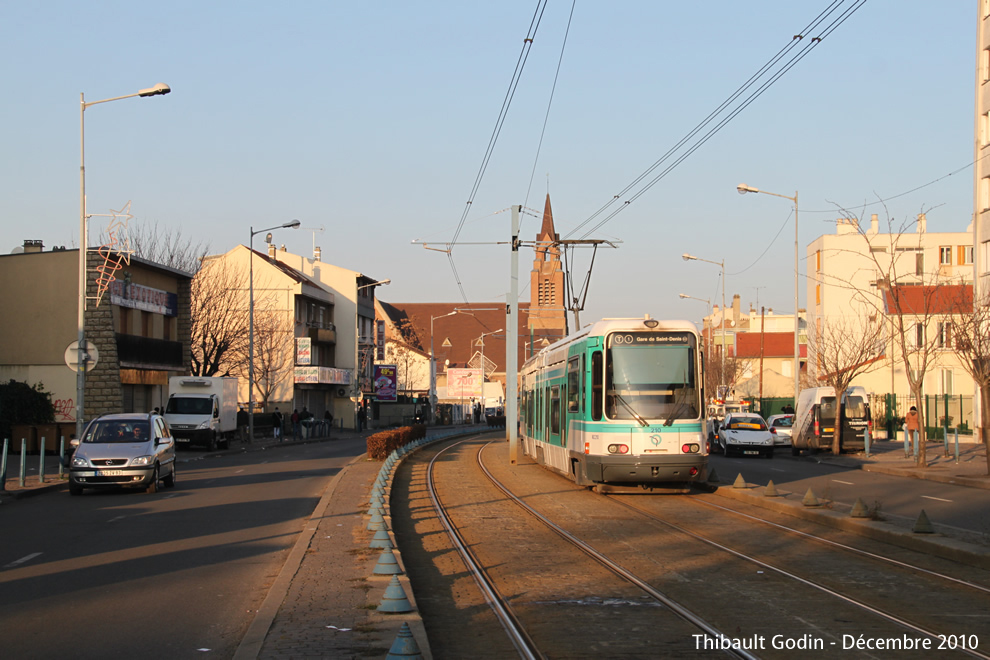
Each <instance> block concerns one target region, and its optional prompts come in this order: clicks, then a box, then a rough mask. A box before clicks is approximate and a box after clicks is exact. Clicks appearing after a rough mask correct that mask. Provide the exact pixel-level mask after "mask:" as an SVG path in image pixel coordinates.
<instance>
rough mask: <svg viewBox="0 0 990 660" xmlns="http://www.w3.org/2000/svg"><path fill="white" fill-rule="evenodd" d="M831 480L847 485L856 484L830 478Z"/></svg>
mask: <svg viewBox="0 0 990 660" xmlns="http://www.w3.org/2000/svg"><path fill="white" fill-rule="evenodd" d="M832 481H834V482H835V483H837V484H845V485H847V486H855V485H856V484H854V483H853V482H851V481H839V480H838V479H832Z"/></svg>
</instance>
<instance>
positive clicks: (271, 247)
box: [268, 243, 275, 259]
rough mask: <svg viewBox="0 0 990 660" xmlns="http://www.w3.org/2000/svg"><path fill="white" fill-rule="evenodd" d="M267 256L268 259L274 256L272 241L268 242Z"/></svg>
mask: <svg viewBox="0 0 990 660" xmlns="http://www.w3.org/2000/svg"><path fill="white" fill-rule="evenodd" d="M268 258H269V259H274V258H275V244H274V243H269V244H268Z"/></svg>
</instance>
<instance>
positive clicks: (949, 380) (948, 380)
mask: <svg viewBox="0 0 990 660" xmlns="http://www.w3.org/2000/svg"><path fill="white" fill-rule="evenodd" d="M939 380H940V381H941V382H940V383H939V387H940V388H941V389H942V394H944V395H946V396H952V395H953V394H954V393H955V392H953V389H952V386H953V373H952V369H942V373H941V378H940V379H939Z"/></svg>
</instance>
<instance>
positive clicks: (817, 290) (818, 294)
mask: <svg viewBox="0 0 990 660" xmlns="http://www.w3.org/2000/svg"><path fill="white" fill-rule="evenodd" d="M815 304H816V305H821V304H822V285H821V284H816V285H815Z"/></svg>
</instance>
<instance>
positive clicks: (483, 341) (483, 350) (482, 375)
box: [478, 328, 502, 415]
mask: <svg viewBox="0 0 990 660" xmlns="http://www.w3.org/2000/svg"><path fill="white" fill-rule="evenodd" d="M499 332H502V328H499V329H498V330H492V331H491V332H483V333H481V336H480V337H478V341H479V342H481V414H482V415H484V414H485V376H486V374H485V337H487V336H488V335H494V334H497V333H499Z"/></svg>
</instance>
